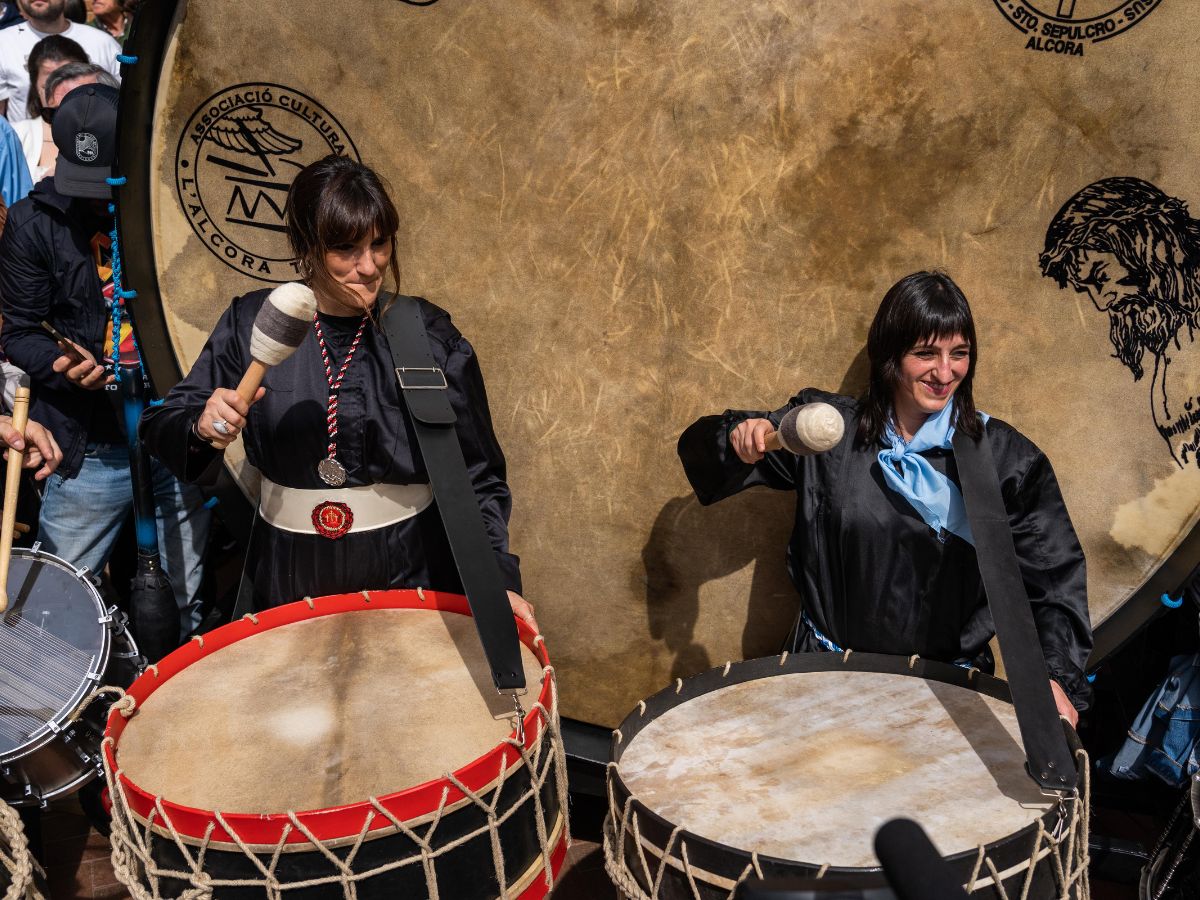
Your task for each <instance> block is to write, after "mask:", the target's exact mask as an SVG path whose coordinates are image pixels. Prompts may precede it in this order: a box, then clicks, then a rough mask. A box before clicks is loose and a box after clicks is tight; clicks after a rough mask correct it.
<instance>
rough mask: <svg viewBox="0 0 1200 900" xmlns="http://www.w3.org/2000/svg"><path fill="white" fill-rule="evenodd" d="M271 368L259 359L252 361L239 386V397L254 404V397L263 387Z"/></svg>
mask: <svg viewBox="0 0 1200 900" xmlns="http://www.w3.org/2000/svg"><path fill="white" fill-rule="evenodd" d="M269 368H270V366H268V365H267V364H266V363H264V362H259V361H258V360H257V359H254V360H251V361H250V365H249V367H248V368H247V369H246V374H245V375H243V376H242V380H241V382H240V383H239V384H238V386H237V393H238V396H239V397H241V398H242V399H243V400H245V401H246V402H247V403H253V402H254V395H255V394H257V393H258V389H259V388H260V387H262V383H263V379H264V378H266V377H267V369H269Z"/></svg>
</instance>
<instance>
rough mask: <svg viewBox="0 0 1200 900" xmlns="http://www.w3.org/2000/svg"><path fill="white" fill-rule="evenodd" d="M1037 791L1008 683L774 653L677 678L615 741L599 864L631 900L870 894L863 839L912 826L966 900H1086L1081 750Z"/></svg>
mask: <svg viewBox="0 0 1200 900" xmlns="http://www.w3.org/2000/svg"><path fill="white" fill-rule="evenodd" d="M1068 738H1069V740H1071V741H1072V744H1073V747H1074V749H1075V754H1076V759H1077V761H1078V764H1079V771H1080V773H1081V775H1082V776H1083V777H1082V779H1081V786H1080V790H1079V792H1077V793H1072V794H1071V795H1069V796H1065V797H1060V796H1048V795H1045V794H1043V793H1042V792H1041V790H1040V789H1039V788H1038V786H1037V785H1036V784H1035V783H1034V781H1033V780H1032V779H1031V778H1030V777H1029V776H1028V774H1027V773H1026V772H1025V769H1024V762H1025V757H1024V751H1023V749H1022V744H1021V740H1020V735H1019V732H1018V730H1017V723H1016V716H1015V713H1014V711H1013V707H1012V703H1011V699H1010V696H1009V692H1008V687H1007V685H1006V684H1005V683H1004V682H1003V681H1001V680H999V679H997V678H993V677H991V676H987V675H984V674H982V673H980V672H978V671H975V670H969V671H968V670H965V669H960V668H958V667H955V666H951V665H946V664H943V663H935V662H928V661H925V660H921V659H918V658H916V657H913V658H911V659H904V658H900V657H891V656H882V655H877V654H867V653H847V654H844V655H843V654H835V653H818V654H803V653H802V654H790V655H789V654H784V655H783V656H781V657H770V658H767V659H757V660H751V661H748V662H741V663H730V664H726V665H725V666H724V667H722V668H717V669H712V670H710V671H708V672H705V673H703V674H701V675H697V676H695V677H693V678H689V679H685V680H679V681H676V683H675V684H674V685H673V686H671V687H668V688H667V689H665V690H663V691H660V692H659V693H657V694H655V695H654V696H653V697H650V698H649V699H648V700H645V701H643V702H642V703H640V704H639V705H638V708H637V709H636V710H634V711H633V712H632V713H630V715H629V716H628V717H626V719H625V721H624V722H622V723H621V726H620V728H619V729H617V731H616V732H615V733H614V737H613V744H612V754H611V760H612V761H611V762H610V764H609V782H608V792H609V815H608V819H607V820H606V823H605V844H604V849H605V857H606V865H607V869H608V872H609V874H610V876H611V877H612V878H613V881H614V882H615V883H616V885H617V887H618V888H619V889H620V890H621V891H622V893H623V894H624V895H625V896H626V897H628V898H633V900H646V898H654V900H718V898H721V900H726V898H729V897H730V896H731V895H732V892H733V891H734V890H735V888H736V887H737V885H738V884H740V883H741V882H742V881H745V880H746V879H747V878H761V877H786V876H795V877H809V878H829V879H830V881H831V883H832V882H835V881H838V880H842V879H849V880H851V881H853V883H855V884H856V885H860V886H864V887H867V886H871V885H872V884H874V885H876V886H879V885H882V884H884V881H883V877H882V875H881V874H880V869H879V863H878V861H877V860H876V859H875V857H874V854H873V851H872V837H873V835H874V832H875V830H876V829H877V828H878V827H879V826H880V825H882V824H883V823H884V822H886V821H888V820H890V819H893V818H896V817H900V816H904V817H908V818H912V819H915V820H917V821H918V822H919V823H920V824H921V825H922V826H923V827H924V828H925V829H926V830H927V831H928V833H929V834H930V836H931V838H932V840H933V842H934V844H935V845H936V846H937V847H938V849H939V850H940V852H941V853H942V854H944V856H945V859H946V861H947V863H948V864H949V865H950V866H951V867H952V869H953V871H954V873H955V874H956V876H957V877H958V878H959V880H961V882H962V884H963V885H964V886H965V888H966V889H967V890H968V892H970V893H972V894H973V895H976V896H979V897H987V898H991V897H1025V898H1045V900H1049V898H1085V897H1087V895H1088V882H1087V825H1086V809H1087V779H1086V771H1087V765H1086V757H1085V755H1084V753H1083V751H1082V749H1081V748H1080V745H1079V743H1078V741H1077V740H1076V739H1075V734H1074V732H1073V731H1071V730H1070V729H1069V728H1068Z"/></svg>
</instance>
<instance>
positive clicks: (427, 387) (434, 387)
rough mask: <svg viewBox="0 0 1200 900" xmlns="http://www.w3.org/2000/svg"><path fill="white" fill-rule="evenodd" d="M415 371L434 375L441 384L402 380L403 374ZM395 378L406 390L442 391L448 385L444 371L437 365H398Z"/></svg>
mask: <svg viewBox="0 0 1200 900" xmlns="http://www.w3.org/2000/svg"><path fill="white" fill-rule="evenodd" d="M417 372H422V373H425V374H428V375H436V376H437V378H438V379H439V380H440V381H441V384H408V383H407V382H406V381H405V380H404V376H405V375H408V374H410V373H417ZM396 378H398V379H399V380H400V387H402V388H403V389H404V390H406V391H444V390H446V388H447V387H449V385H447V384H446V373H445V372H443V371H442V370H441V369H439V368H438V367H437V366H400V367H399V368H397V369H396Z"/></svg>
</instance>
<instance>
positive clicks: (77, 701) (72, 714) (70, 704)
mask: <svg viewBox="0 0 1200 900" xmlns="http://www.w3.org/2000/svg"><path fill="white" fill-rule="evenodd" d="M40 548H41V542H40V541H39V542H37V543H35V544H34V545H33V546H32V547H30V548H29V549H28V550H26V549H23V548H20V547H14V548H13V551H12V552H13V557H14V559H15V558H17V557H23V558H31V559H36V560H42V561H45V562H46V563H48V564H50V565H52V566H55V567H57V568H58V569H60V570H62V571H64V572H66V573H68V574H70V575H71V576H72V577H73V578H75V580H76V581H78V582H79V583H80V584H81V585H83V587H84V590H85V593H86V594H87V595H88V597H89V599H91V600H92V602H93V603H95V605H96V610H97V612H98V615H97V616H96V621H97V623H98V624H99V625H101V626H102V628H101V629H100V633H101V640H100V652H99V654H98V655H92V656H91V663H90V664H89V666H88V672H87V674H86V676H85V677H84V678H83V679H82V680H81V681H80V684H79V686H78V687H77V688H76V689H75V691H74V692H73V693H72V694H71V696H70V698H69V699H68V700H67V702H66V703H64V704H63V705H62V706H61V707H60V708H59V709H57V710H56V711H55V713H54V715H53V716H51V717H50V718H49V719H48V720H47V721H46V723H45V724H43V725H42V726H41V727H40V728H38V729H36V730H35V731H34V732H33V733H32V734H30V735H29V738H28V739H27V740H26V741H25V742H24V743H23V744H21V745H19V746H17V747H15V748H13V749H12V750H9V751H6V752H0V766H7V765H9V764H10V763H13V762H16V761H17V760H19V759H23V758H25V757H26V756H29V755H31V754H33V753H36V752H37V751H38V750H40V749H42V748H43V747H45V746H46V745H47V744H49V743H51V742H52V741H54V740H55V739H57V738H58V737H59V735H60V734H61V733H63V732H64V731H66V730H69V728H70V726H71V724H72V722H73V721H74V720H75V719H76V718H78V716H77V715H76V713H77V712H79V711H80V709H79V708H80V705H81V704H82V703H83V701H84V699H85V698H86V697H87V696H88V695H89V694H90V693H91V691H92V690H93V689H94V688H95V687H96V686H98V685H99V684H100V682H101V681H102V680H103V675H102V674H101V673H102V671H103V669H104V668H105V667H106V666H107V665H108V660H109V658H110V656H111V654H112V650H113V640H112V638H113V629H114V627H115V622H116V620H115V619H114V618H113V615H112V612H111V611H110V610H109V609H108V608H107V607H106V606H105V604H104V601H103V599H102V598H101V597H100V592H99V591H98V590H97V589H96V586H95V584H94V583H93V582H92V579H91V578H90V577H89V576H90V575H91V571H90V570H89V569H88V568H87V567H86V566H84V567H83V568H76V567H75V566H73V565H71V564H70V563H69V562H67V561H66V560H65V559H62V558H61V557H58V556H55V555H54V554H52V553H47V552H46V551H44V550H42V549H40ZM14 609H15V607H14Z"/></svg>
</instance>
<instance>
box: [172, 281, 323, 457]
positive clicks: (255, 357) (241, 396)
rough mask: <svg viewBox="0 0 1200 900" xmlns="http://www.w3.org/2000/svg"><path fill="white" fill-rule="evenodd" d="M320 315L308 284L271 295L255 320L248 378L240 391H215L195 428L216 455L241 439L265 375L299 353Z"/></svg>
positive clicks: (281, 288) (296, 284) (286, 286)
mask: <svg viewBox="0 0 1200 900" xmlns="http://www.w3.org/2000/svg"><path fill="white" fill-rule="evenodd" d="M316 311H317V298H316V295H314V294H313V292H312V289H311V288H310V287H308V285H305V284H300V283H299V282H289V283H288V284H281V285H280V286H279V287H277V288H275V290H273V291H271V293H270V295H268V297H267V299H266V302H264V303H263V305H262V307H261V308H260V309H259V311H258V315H257V316H255V317H254V329H253V331H251V333H250V357H251V363H250V365H249V367H247V369H246V374H245V375H243V376H242V381H241V383H240V384H239V385H238V386H237V390H236V391H231V390H230V389H229V388H217V389H216V390H215V391H213V392H212V395H211V396H210V397H209V398H208V401H207V402H206V403H205V404H204V411H203V412H202V413H201V414H200V418H199V419H197V420H196V423H195V425H194V426H193V427H194V428H195V430H196V435H197V437H199V438H200V440H202V441H205V442H206V443H209V444H212V445H213V446H214V447H216V448H217V449H218V450H224V449H225V448H226V447H228V446H229V445H230V444H232V443H233V442H234V441H235V440H237V436H238V435H239V434H240V433H241V431H242V429H243V428H245V427H246V417H247V416H248V415H250V407H251V405H253V404H254V403H255V402H257V401H258V400H260V399H262V396H263V394H265V393H266V390H265V389H264V388H263V387H261V385H262V381H263V378H264V377H265V376H266V374H267V370H268V369H269V368H271V366H277V365H279V364H280V363H281V362H283V361H284V360H285V359H287V358H288V357H289V356H291V355H292V354H293V353H295V352H296V348H297V347H299V346H300V344H301V343H303V342H304V337H305V335H307V334H308V332H309V330H310V329H311V328H312V322H313V316H314V315H315V314H316Z"/></svg>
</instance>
